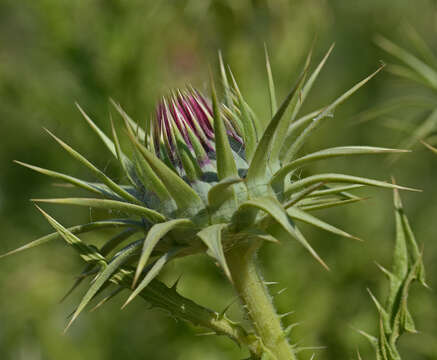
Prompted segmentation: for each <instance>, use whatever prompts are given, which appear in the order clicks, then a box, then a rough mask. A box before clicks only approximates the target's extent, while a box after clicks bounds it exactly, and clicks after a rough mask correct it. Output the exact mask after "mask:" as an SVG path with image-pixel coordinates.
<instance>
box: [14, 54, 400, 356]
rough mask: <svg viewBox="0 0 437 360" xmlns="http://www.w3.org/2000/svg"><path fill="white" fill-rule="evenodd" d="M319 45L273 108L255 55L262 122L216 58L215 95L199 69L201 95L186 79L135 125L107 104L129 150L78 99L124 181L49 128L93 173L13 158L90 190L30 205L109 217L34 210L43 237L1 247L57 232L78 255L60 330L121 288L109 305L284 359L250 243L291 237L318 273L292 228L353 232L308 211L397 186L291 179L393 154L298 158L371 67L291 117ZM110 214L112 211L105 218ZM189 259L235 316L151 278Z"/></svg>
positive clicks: (345, 178) (325, 176) (277, 320)
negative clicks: (43, 225)
mask: <svg viewBox="0 0 437 360" xmlns="http://www.w3.org/2000/svg"><path fill="white" fill-rule="evenodd" d="M332 48H333V47H331V48H330V49H329V50H328V51H327V53H326V55H325V56H324V57H323V59H322V60H321V61H320V62H319V63H318V64H317V65H316V66H315V68H314V70H312V71H310V67H311V57H312V55H311V52H310V54H309V55H308V56H307V59H306V61H305V65H304V68H303V70H302V72H301V74H300V76H299V77H298V79H297V80H296V83H295V85H294V86H293V88H292V89H291V90H290V92H289V93H288V94H287V95H286V96H285V98H284V100H283V101H282V102H281V103H280V104H278V103H277V100H276V91H275V85H274V81H273V75H272V71H271V68H270V64H269V60H268V55H267V51H266V68H267V83H268V94H269V100H270V109H271V116H270V117H269V118H268V119H266V120H264V119H262V118H260V117H258V116H257V115H256V114H255V113H254V111H253V110H252V109H251V107H250V106H249V104H248V102H247V101H246V99H245V98H244V97H243V95H242V93H241V91H240V89H239V86H238V84H237V81H236V78H235V77H234V75H233V74H232V72H231V70H230V69H229V68H228V67H226V66H225V65H224V62H223V60H222V58H221V56H220V57H219V63H220V66H219V73H220V79H221V81H220V82H221V87H222V94H223V96H222V97H220V100H219V96H218V95H217V91H216V85H215V83H214V80H213V76H212V75H211V81H210V92H209V95H210V96H209V97H208V96H205V95H204V94H202V93H201V92H200V91H198V90H196V89H194V88H192V87H188V88H186V89H180V90H174V91H172V92H171V93H169V94H168V95H166V96H164V97H163V98H162V99H161V100H160V102H159V104H158V105H157V107H156V113H155V114H154V116H152V117H150V118H149V119H148V120H147V121H146V123H145V125H144V127H141V126H140V125H139V124H138V123H136V122H135V121H134V120H132V119H131V118H130V117H129V116H128V115H127V113H126V112H125V111H124V110H123V109H122V107H121V106H120V105H119V104H117V103H116V102H114V101H112V104H113V105H114V108H115V110H116V111H117V112H118V114H119V115H120V118H121V119H122V122H123V124H124V130H125V131H124V133H123V136H125V137H126V139H127V141H128V143H129V145H130V146H129V147H127V146H125V147H122V143H124V142H123V141H120V137H119V136H120V135H119V131H117V128H118V126H116V125H114V124H113V123H112V120H111V128H112V136H111V137H110V136H108V135H106V134H105V133H104V132H103V131H102V130H100V129H99V128H98V127H97V125H96V124H95V123H94V122H93V120H92V119H91V118H90V117H89V116H88V115H87V114H86V113H85V112H84V111H83V110H82V109H81V108H80V107H79V106H78V109H79V110H80V112H81V113H82V115H83V117H84V119H85V120H86V122H87V123H88V124H89V126H90V127H91V129H92V130H93V131H94V132H95V133H96V134H97V136H98V137H99V138H100V139H101V140H102V142H103V144H104V146H105V147H106V148H107V150H109V153H110V154H112V156H113V157H114V158H115V159H116V160H117V162H118V164H119V166H120V168H121V170H122V171H123V174H124V178H125V182H124V183H117V182H115V181H114V180H112V179H111V178H109V177H108V176H107V175H106V174H105V173H104V172H103V171H101V170H100V169H98V168H97V167H96V166H95V165H94V164H93V163H92V162H91V161H89V160H88V159H86V158H85V156H83V155H82V154H81V153H79V152H78V151H76V150H75V149H73V148H72V147H71V146H70V145H68V144H67V143H65V142H64V141H62V140H61V139H59V138H58V137H56V136H55V135H53V134H52V133H51V132H49V131H48V133H49V134H50V136H51V137H52V138H53V139H54V140H55V141H56V142H57V143H58V144H59V145H60V146H61V147H62V148H63V149H64V150H66V152H67V153H68V154H70V155H71V156H72V157H73V158H74V159H75V160H77V161H79V162H80V163H81V164H82V165H84V167H85V168H88V170H89V171H90V173H91V174H92V175H93V176H94V177H95V179H96V181H95V182H92V181H87V180H83V179H79V178H76V177H73V176H71V175H67V174H64V173H61V172H57V171H54V170H48V169H43V168H40V167H38V166H35V165H29V164H25V163H22V162H18V163H19V164H21V165H23V166H25V167H27V168H30V169H32V170H35V171H37V172H39V173H42V174H44V175H48V176H50V177H52V178H55V179H57V180H61V181H64V182H66V183H69V184H71V185H73V186H75V187H78V188H81V189H84V190H87V191H89V192H90V193H91V194H92V196H91V197H87V198H83V197H68V198H56V199H35V200H33V201H34V202H35V203H38V204H41V203H46V204H59V205H74V206H82V207H85V208H97V209H104V210H108V213H109V214H110V216H109V218H108V219H106V220H102V221H93V222H90V223H87V224H81V225H76V226H72V227H68V228H67V227H64V226H63V225H61V224H60V223H59V222H58V221H57V220H56V219H55V218H53V217H52V216H50V215H49V214H48V213H47V212H45V211H44V210H42V209H41V208H40V207H38V206H37V208H38V209H39V210H40V211H41V213H42V214H43V215H44V216H45V218H46V219H47V220H48V222H49V223H50V225H51V226H52V227H53V228H54V230H55V232H53V233H51V234H49V235H46V236H44V237H42V238H39V239H37V240H35V241H33V242H31V243H29V244H27V245H25V246H23V247H21V248H18V249H16V250H13V251H10V252H9V253H7V254H6V255H9V254H12V253H16V252H19V251H22V250H25V249H29V248H32V247H35V246H38V245H41V244H43V243H47V242H49V241H52V240H55V239H63V240H65V242H66V243H67V244H68V245H70V246H71V247H72V248H73V249H74V250H75V251H76V252H77V253H78V254H79V255H80V256H81V258H82V259H83V260H84V261H85V262H86V266H85V268H84V270H83V271H82V273H81V274H80V276H79V278H78V280H77V281H76V283H75V284H74V285H73V287H72V289H71V291H72V290H74V289H75V288H76V287H77V285H78V284H79V283H80V282H82V281H84V280H85V279H91V281H90V285H89V287H88V289H87V291H86V293H85V295H84V296H83V298H82V300H81V301H80V303H79V304H78V306H77V308H76V309H75V311H74V313H73V315H72V317H71V319H70V321H69V323H68V325H67V328H68V327H69V326H70V325H71V324H72V323H73V322H74V321H75V320H76V319H77V317H78V316H79V315H80V314H81V313H82V312H83V310H84V309H85V308H86V307H88V306H90V305H91V304H92V303H94V304H95V303H96V304H95V306H97V307H98V306H101V305H102V304H104V303H105V302H107V301H108V300H110V299H112V298H114V297H115V296H117V295H119V294H121V293H123V292H124V291H128V292H129V296H128V297H127V299H126V301H125V304H124V305H123V307H124V306H126V305H127V304H129V303H130V302H131V301H132V300H133V299H135V298H136V297H138V296H139V297H142V298H144V299H145V300H146V301H147V302H148V303H149V304H151V305H152V306H153V307H158V308H161V309H164V310H166V311H168V312H169V313H170V314H172V316H174V317H176V318H179V319H182V320H185V321H187V322H190V323H192V324H194V325H197V326H200V327H203V328H206V329H209V330H210V331H212V332H213V333H215V334H218V335H226V336H228V337H229V338H231V339H232V340H234V341H235V342H236V343H237V344H239V345H240V346H244V347H247V349H248V351H249V353H250V356H251V357H250V358H251V359H263V360H268V359H270V360H294V359H297V355H296V354H297V353H298V351H299V348H298V347H297V346H296V345H293V344H292V342H291V341H290V339H289V335H290V331H291V329H292V327H293V324H291V325H290V326H288V327H285V326H283V325H284V324H282V322H281V315H279V314H278V313H277V312H276V310H275V307H274V304H273V302H272V298H271V296H270V295H269V293H268V289H267V287H266V285H265V284H264V282H263V278H262V276H261V274H260V269H259V268H258V264H257V261H256V254H257V252H258V250H259V249H260V248H261V246H262V245H263V244H265V243H266V242H273V243H278V242H287V241H295V242H296V243H297V244H299V245H300V246H303V247H304V248H305V249H306V251H307V252H308V253H309V255H310V256H311V257H313V258H314V259H315V260H316V261H318V262H319V263H320V264H321V265H322V267H324V268H326V269H328V265H327V264H325V262H324V261H323V260H322V258H321V256H319V254H318V253H317V251H316V250H315V249H314V248H313V247H312V246H311V244H310V242H309V241H308V240H307V239H306V238H305V236H304V234H303V233H302V232H301V231H300V229H299V226H298V224H299V223H307V224H310V225H312V226H315V227H317V228H320V229H322V230H325V231H328V232H331V233H333V234H335V235H338V236H343V237H346V238H350V239H357V238H356V237H355V236H353V235H350V234H349V233H347V232H345V231H343V230H341V229H339V228H337V227H335V226H333V225H331V224H329V223H327V222H325V221H323V220H321V219H319V218H317V217H316V216H314V215H312V214H311V212H312V211H314V210H317V209H322V208H330V207H336V206H341V205H346V204H350V203H353V202H357V201H359V200H361V198H360V197H358V196H356V195H353V194H351V191H352V190H354V189H357V188H359V187H363V186H375V187H380V188H389V189H408V188H405V187H402V186H399V185H396V184H392V183H389V182H385V181H380V180H374V179H368V178H364V177H358V176H352V175H346V174H341V173H339V174H338V173H322V174H316V175H311V176H305V177H297V176H296V173H297V171H298V170H299V169H300V168H302V167H303V166H306V165H309V164H310V163H312V162H315V161H321V160H323V161H324V160H328V159H330V158H334V157H343V156H353V155H364V154H387V153H398V152H403V150H397V149H389V148H380V147H369V146H341V147H332V148H328V149H323V150H319V151H316V152H312V153H308V154H301V149H302V147H303V145H304V144H305V142H306V141H307V139H308V138H309V136H310V135H311V134H312V133H313V132H314V131H315V130H316V129H317V128H318V127H319V126H320V125H321V124H322V123H323V122H324V121H327V120H329V119H330V118H331V117H332V114H333V111H334V110H335V109H336V108H337V107H338V106H339V105H340V104H342V103H343V102H344V101H345V100H346V99H347V98H349V97H350V96H351V95H352V94H354V93H355V92H356V91H357V90H358V89H360V88H361V87H362V86H363V85H365V84H366V83H367V82H368V81H369V80H370V79H371V78H373V77H374V76H375V75H376V74H377V73H378V72H379V71H380V70H381V69H382V67H383V66H381V67H379V68H378V69H377V70H376V71H375V72H374V73H373V74H371V75H370V76H368V77H366V78H365V79H363V80H362V81H360V82H358V83H357V84H356V85H354V86H353V87H351V88H350V89H349V90H347V91H346V92H344V93H343V94H342V95H340V96H339V97H338V98H336V99H335V100H334V101H333V102H331V103H330V104H328V105H327V106H325V107H323V108H321V109H318V110H315V111H313V112H311V113H309V114H305V115H301V114H300V112H301V111H300V110H301V107H302V104H303V103H304V102H305V100H306V98H307V97H308V95H309V93H310V90H311V88H312V87H313V84H314V82H315V81H316V79H317V77H318V75H319V73H320V71H321V69H322V68H323V66H324V64H325V62H326V60H327V59H328V57H329V54H330V53H331V51H332ZM114 214H117V215H119V217H117V218H113V217H112V216H113V215H114ZM101 229H115V230H116V231H117V232H116V234H115V235H114V236H113V237H112V238H109V239H107V240H106V241H105V242H104V243H103V245H102V246H101V247H99V248H97V247H95V246H92V245H89V244H87V243H86V242H85V241H83V240H81V239H80V237H79V236H80V235H81V234H83V233H86V232H91V231H99V230H101ZM194 254H206V255H208V256H209V257H211V258H212V260H213V261H215V262H216V263H217V264H218V265H219V267H220V268H221V271H222V273H223V274H224V276H225V278H226V279H227V281H229V282H230V283H231V284H232V286H233V287H234V289H235V291H236V293H237V294H238V297H239V299H240V301H241V305H242V309H243V311H244V312H245V314H246V316H247V319H248V322H247V323H239V322H236V321H231V320H230V319H229V318H228V317H227V316H226V311H215V310H210V309H207V308H206V307H204V306H202V305H200V304H197V303H195V302H194V301H192V300H190V299H188V298H185V297H184V296H182V295H181V294H179V293H178V291H177V286H176V285H173V286H168V285H166V284H164V283H163V282H161V281H160V280H159V274H160V272H161V270H162V269H163V268H164V267H165V265H166V264H167V263H169V262H170V261H177V259H179V258H182V257H185V256H190V255H194ZM71 291H70V292H71ZM70 292H69V293H70ZM383 320H384V321H385V319H383Z"/></svg>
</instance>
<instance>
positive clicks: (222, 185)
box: [208, 177, 243, 209]
mask: <svg viewBox="0 0 437 360" xmlns="http://www.w3.org/2000/svg"><path fill="white" fill-rule="evenodd" d="M242 181H243V179H241V178H239V177H231V178H227V179H224V180H222V181H220V182H218V183H217V184H215V185H214V186H212V187H211V189H209V191H208V203H209V206H210V207H211V208H213V209H215V208H218V207H219V206H220V205H221V204H222V203H223V202H225V201H226V200H227V198H226V196H223V194H225V193H226V190H227V189H228V188H229V187H230V186H232V185H234V184H237V183H240V182H242Z"/></svg>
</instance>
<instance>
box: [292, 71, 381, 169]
mask: <svg viewBox="0 0 437 360" xmlns="http://www.w3.org/2000/svg"><path fill="white" fill-rule="evenodd" d="M383 68H384V65H381V66H380V67H379V68H378V69H377V70H376V71H375V72H374V73H372V74H370V75H369V76H368V77H366V78H365V79H364V80H361V81H360V82H359V83H357V84H355V85H354V86H353V87H351V88H350V89H349V90H348V91H346V92H345V93H344V94H342V95H341V96H339V97H338V98H337V99H336V100H334V101H333V102H332V103H331V104H329V105H328V106H326V107H325V108H324V109H323V110H322V111H321V112H320V113H319V114H318V115H317V116H316V117H314V118H313V119H312V121H311V122H310V123H309V125H308V126H307V127H306V128H305V129H304V130H303V131H302V133H301V134H300V135H299V136H298V137H297V139H296V140H295V141H294V142H293V144H292V145H291V146H290V148H289V149H288V150H287V152H286V154H285V156H284V158H283V161H284V163H288V162H290V161H291V160H292V159H293V158H294V157H295V156H296V154H297V152H298V151H299V150H300V148H301V147H302V145H303V144H304V143H305V141H306V140H307V138H308V137H309V135H310V134H311V133H312V132H313V131H314V130H315V129H316V127H317V126H318V125H319V124H320V121H321V120H322V119H323V118H325V117H327V116H330V115H331V114H332V112H333V111H334V110H335V109H336V107H337V106H339V105H340V104H342V103H343V102H344V101H345V100H346V99H348V98H349V97H350V96H351V95H352V94H354V93H355V92H356V91H357V90H358V89H360V88H361V87H362V86H363V85H365V84H366V83H367V82H368V81H369V80H370V79H372V78H373V77H374V76H375V75H376V74H378V73H379V72H380V71H381V70H382V69H383Z"/></svg>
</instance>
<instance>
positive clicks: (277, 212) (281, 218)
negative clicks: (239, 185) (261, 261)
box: [239, 197, 329, 270]
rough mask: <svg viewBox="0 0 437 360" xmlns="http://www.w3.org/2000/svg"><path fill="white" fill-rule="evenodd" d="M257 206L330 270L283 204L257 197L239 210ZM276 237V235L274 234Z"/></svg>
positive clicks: (271, 199)
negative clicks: (292, 221) (289, 216)
mask: <svg viewBox="0 0 437 360" xmlns="http://www.w3.org/2000/svg"><path fill="white" fill-rule="evenodd" d="M246 207H249V208H257V209H260V210H262V211H264V212H265V213H267V214H268V215H270V216H271V218H272V220H274V221H275V222H276V223H277V224H278V225H279V226H280V227H281V228H282V229H283V231H285V232H286V233H287V234H288V235H289V236H291V237H292V238H294V239H296V240H297V241H298V242H300V243H301V245H302V246H303V247H304V248H305V249H307V250H308V251H309V252H310V254H311V255H312V256H313V257H314V258H315V259H316V260H317V261H318V262H319V263H320V264H322V266H323V267H324V268H325V269H327V270H329V268H328V266H327V265H326V264H325V263H324V261H323V260H322V259H321V258H320V257H319V255H317V253H316V252H315V251H314V249H313V248H312V247H311V245H310V244H309V243H308V242H307V241H306V239H305V238H304V236H303V235H302V234H301V232H300V231H299V229H298V228H297V227H296V226H295V225H294V224H292V223H291V222H290V220H289V218H288V214H287V212H286V211H285V210H284V208H283V207H282V205H281V204H280V203H279V201H278V200H276V199H275V198H273V197H263V198H257V199H255V200H248V201H246V202H244V203H243V204H241V205H240V208H239V211H242V210H244V208H246ZM274 237H276V236H274Z"/></svg>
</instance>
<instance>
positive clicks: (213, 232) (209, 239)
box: [197, 224, 232, 282]
mask: <svg viewBox="0 0 437 360" xmlns="http://www.w3.org/2000/svg"><path fill="white" fill-rule="evenodd" d="M226 226H227V224H214V225H211V226H208V227H207V228H205V229H203V230H202V231H199V232H198V233H197V236H198V237H199V238H200V239H201V240H202V241H203V243H204V244H205V245H206V246H207V247H208V254H209V255H210V256H211V257H213V258H214V259H216V260H217V262H218V263H219V264H220V266H221V268H222V269H223V271H224V273H225V275H226V276H227V278H228V279H229V280H230V281H231V282H232V276H231V272H230V270H229V267H228V265H227V263H226V258H225V253H224V251H223V245H222V231H223V229H224V228H226Z"/></svg>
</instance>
